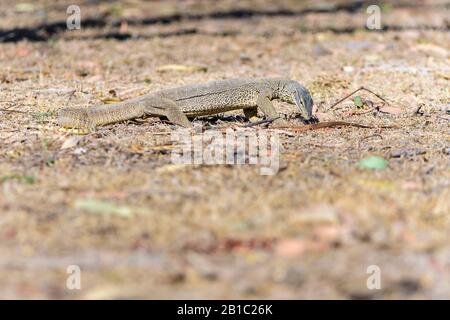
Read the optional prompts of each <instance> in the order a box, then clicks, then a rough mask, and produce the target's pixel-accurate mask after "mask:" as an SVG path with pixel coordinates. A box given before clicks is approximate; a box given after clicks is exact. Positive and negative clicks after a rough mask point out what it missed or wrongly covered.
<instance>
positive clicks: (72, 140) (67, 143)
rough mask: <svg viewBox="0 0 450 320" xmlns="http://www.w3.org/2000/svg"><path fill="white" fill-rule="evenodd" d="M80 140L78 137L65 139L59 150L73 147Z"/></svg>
mask: <svg viewBox="0 0 450 320" xmlns="http://www.w3.org/2000/svg"><path fill="white" fill-rule="evenodd" d="M82 138H83V137H80V136H71V137H69V138H67V139H66V140H65V141H64V142H63V144H62V146H61V150H64V149H69V148H72V147H75V146H76V145H77V144H78V142H80V140H81V139H82Z"/></svg>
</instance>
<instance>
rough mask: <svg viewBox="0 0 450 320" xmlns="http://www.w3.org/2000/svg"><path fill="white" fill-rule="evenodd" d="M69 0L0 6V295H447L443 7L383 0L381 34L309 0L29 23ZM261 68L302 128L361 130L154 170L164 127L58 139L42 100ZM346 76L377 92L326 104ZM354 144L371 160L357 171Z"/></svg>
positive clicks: (126, 5)
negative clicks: (299, 92) (372, 276)
mask: <svg viewBox="0 0 450 320" xmlns="http://www.w3.org/2000/svg"><path fill="white" fill-rule="evenodd" d="M74 2H76V1H69V2H64V1H58V2H54V1H36V2H33V4H32V5H31V6H30V5H18V4H17V1H9V0H8V1H4V0H3V1H2V4H1V6H2V9H1V10H0V29H2V30H1V31H0V39H2V40H3V41H4V42H3V43H0V107H1V108H3V109H9V110H18V111H24V112H26V113H17V112H11V111H9V112H6V111H1V112H0V138H1V142H2V143H1V145H0V288H1V290H0V298H57V299H60V298H69V299H72V298H77V299H79V298H81V299H86V298H287V299H297V298H339V299H340V298H449V297H450V232H449V231H450V205H449V199H450V170H449V164H450V162H449V157H450V156H449V154H450V131H449V113H448V110H449V109H448V108H449V97H450V92H449V88H450V86H449V80H450V60H449V57H450V56H449V52H450V51H449V49H450V35H449V31H448V26H449V16H450V15H449V9H448V8H449V5H448V3H445V2H443V1H418V2H417V3H416V4H411V3H412V2H411V1H408V2H391V3H388V4H386V5H383V12H382V23H383V26H385V30H384V31H369V30H366V29H365V28H364V26H365V21H366V19H367V16H368V15H367V14H366V12H365V7H366V5H364V6H362V7H361V8H356V11H355V12H351V10H350V9H349V8H347V9H345V8H343V10H338V11H336V12H335V11H334V9H333V8H334V7H333V3H332V2H326V3H320V2H317V1H310V2H301V1H284V2H283V1H281V2H280V1H277V2H276V3H273V4H272V3H271V4H268V3H267V2H266V3H265V2H264V1H223V2H218V3H216V4H215V5H213V4H214V3H213V2H206V1H185V2H164V3H159V2H142V1H123V2H110V3H103V2H101V3H99V4H92V2H80V3H79V4H80V6H81V10H82V19H84V20H82V29H81V30H79V31H67V32H64V31H63V30H60V29H58V27H57V26H58V24H56V27H55V25H54V27H51V28H46V27H42V25H44V24H45V25H51V24H52V23H54V22H58V21H62V22H64V19H65V17H66V14H65V10H66V8H67V5H68V3H70V4H73V3H74ZM341 4H343V5H344V6H345V5H348V2H341ZM305 8H309V9H310V8H313V9H314V8H315V9H317V8H320V9H321V10H322V11H324V12H318V11H320V10H304V9H305ZM232 9H233V10H234V12H231V13H230V10H232ZM327 10H328V12H327ZM214 12H222V14H211V13H214ZM227 12H228V14H224V13H227ZM179 14H181V18H180V16H179ZM161 17H169V18H165V19H161ZM170 17H172V18H170ZM89 19H91V20H89ZM127 20H128V23H127V22H125V21H127ZM83 21H85V22H86V21H87V22H89V21H90V22H89V24H88V23H87V22H86V24H87V25H85V26H83ZM133 21H134V22H135V23H133ZM38 26H41V27H38ZM15 28H23V29H22V31H20V32H19V31H17V30H16V31H14V30H13V29H15ZM8 30H9V31H8ZM2 37H3V38H2ZM8 39H9V40H10V41H9V40H8ZM168 64H182V65H195V66H202V67H205V68H207V71H206V72H204V71H201V70H199V71H197V72H179V71H169V72H160V71H158V68H160V67H162V66H165V65H168ZM203 70H204V69H203ZM269 76H281V77H287V78H292V79H296V80H299V81H300V82H301V83H303V84H305V85H306V86H307V87H308V88H309V89H310V90H311V92H312V94H313V97H314V101H315V104H316V114H317V116H318V118H319V119H320V120H321V121H327V120H345V121H352V122H356V123H361V124H367V125H370V126H373V127H374V128H367V129H363V128H354V127H342V128H327V129H321V130H314V131H305V132H294V131H292V130H289V129H286V130H280V131H270V130H271V129H263V130H266V132H267V133H269V132H272V133H273V132H278V134H279V136H280V140H281V143H282V145H283V151H282V154H281V170H280V171H279V172H278V174H276V175H273V176H262V175H259V168H258V167H257V166H252V165H244V166H225V165H217V166H207V165H197V166H184V167H183V166H174V165H172V164H171V157H170V150H171V148H172V147H173V146H171V145H170V132H171V131H172V130H174V129H175V127H174V126H172V125H170V124H168V123H164V122H161V121H158V120H156V119H148V120H145V121H144V122H143V123H142V122H136V123H135V122H131V123H126V124H125V123H122V124H116V125H111V126H107V127H103V128H100V129H99V130H98V131H97V132H95V133H91V134H89V135H85V136H81V137H80V139H79V141H77V145H76V146H72V147H70V148H63V149H62V148H61V147H62V145H63V143H64V142H65V141H68V139H70V137H71V136H72V134H70V133H64V132H60V131H58V127H57V125H56V123H55V117H54V115H55V112H56V111H57V110H58V109H60V108H62V107H65V106H80V107H81V106H83V107H84V106H88V105H92V104H96V103H101V100H105V99H117V97H118V98H120V99H125V98H129V97H134V96H137V95H140V94H143V93H146V92H149V91H153V90H157V89H159V88H165V87H171V86H176V85H181V84H193V83H200V82H205V81H207V80H212V79H223V78H233V77H269ZM362 85H363V86H366V87H368V88H370V89H372V90H374V91H376V92H377V93H379V94H381V95H382V96H383V97H386V98H387V99H389V105H384V104H383V102H382V101H380V100H379V99H377V98H376V97H374V96H373V95H370V94H368V93H367V92H360V95H361V96H362V98H363V100H365V106H364V107H362V108H360V109H358V108H357V107H356V106H355V105H354V103H353V102H352V99H347V101H345V102H344V103H342V104H339V105H338V106H336V107H334V108H332V109H329V108H328V106H330V105H331V104H332V103H333V102H335V101H337V100H338V99H339V98H341V97H343V96H345V94H347V93H349V92H351V91H352V90H354V89H356V88H358V87H360V86H362ZM114 95H116V96H117V97H114ZM277 107H278V108H279V110H280V111H281V112H282V113H283V114H284V115H285V116H288V115H289V114H291V113H292V112H294V111H295V109H294V108H293V107H291V106H288V105H285V104H281V103H277ZM235 114H236V115H240V113H238V112H237V113H235ZM243 121H244V120H243V119H242V117H239V116H236V117H231V118H230V117H227V116H220V117H218V118H215V119H199V120H197V121H196V123H198V125H199V126H200V125H204V126H205V127H207V126H217V127H236V126H238V125H240V124H241V122H243ZM289 122H290V124H291V125H292V126H299V125H301V123H300V122H299V120H297V119H290V120H289ZM392 125H394V126H397V127H398V128H393V129H386V128H382V127H383V126H392ZM252 130H253V129H252ZM254 130H258V129H254ZM69 141H70V140H69ZM371 155H378V156H381V157H384V158H385V159H386V161H387V164H388V165H387V167H386V168H385V169H384V170H378V171H374V170H364V169H361V168H359V166H358V163H359V161H360V160H361V159H363V158H365V157H367V156H371ZM93 201H97V202H93ZM100 204H101V205H100ZM68 265H79V266H80V268H81V270H82V271H81V272H82V289H81V290H73V291H71V290H68V289H67V288H66V278H67V276H68V275H67V273H66V268H67V266H68ZM371 265H376V266H378V267H379V268H380V270H381V285H382V288H381V289H380V290H368V289H367V287H366V280H367V278H368V276H369V275H368V274H367V268H368V267H369V266H371Z"/></svg>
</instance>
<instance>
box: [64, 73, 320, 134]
mask: <svg viewBox="0 0 450 320" xmlns="http://www.w3.org/2000/svg"><path fill="white" fill-rule="evenodd" d="M273 99H279V100H281V101H284V102H287V103H290V104H295V105H297V107H298V108H299V110H300V114H301V115H302V117H303V118H305V119H306V120H309V119H310V118H311V114H312V105H313V101H312V99H311V95H310V94H309V92H308V90H307V89H306V88H305V87H303V86H302V85H300V84H299V83H298V82H296V81H294V80H287V79H278V78H269V79H230V80H219V81H213V82H209V83H206V84H202V85H188V86H183V87H178V88H172V89H165V90H161V91H157V92H154V93H149V94H146V95H143V96H141V97H137V98H134V99H130V100H126V101H122V102H119V103H114V104H104V105H97V106H94V107H91V108H88V109H75V108H67V109H62V110H60V111H59V113H58V124H59V125H60V126H62V127H66V128H81V129H86V130H94V129H95V127H96V126H100V125H106V124H110V123H115V122H120V121H125V120H130V119H135V118H138V117H141V116H144V115H146V116H156V117H161V116H166V117H167V118H168V119H169V120H170V121H172V122H173V123H175V124H178V125H181V126H185V127H190V126H191V123H190V122H189V121H188V117H190V118H192V117H196V116H204V115H212V114H217V113H222V112H226V111H231V110H237V109H243V110H244V113H245V115H246V116H247V117H249V118H250V117H252V116H255V115H256V111H257V108H259V109H260V110H261V111H262V112H263V113H264V114H265V115H266V116H268V117H270V118H277V117H278V113H277V112H276V111H275V109H274V107H273V105H272V103H271V100H273ZM275 123H277V122H275Z"/></svg>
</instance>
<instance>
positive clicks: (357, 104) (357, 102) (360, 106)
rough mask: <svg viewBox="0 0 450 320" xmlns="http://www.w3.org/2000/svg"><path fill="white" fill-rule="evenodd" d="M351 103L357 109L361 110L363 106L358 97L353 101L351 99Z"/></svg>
mask: <svg viewBox="0 0 450 320" xmlns="http://www.w3.org/2000/svg"><path fill="white" fill-rule="evenodd" d="M353 103H354V104H355V106H357V107H358V108H362V107H363V106H364V103H363V101H362V99H361V97H360V96H356V97H355V99H353Z"/></svg>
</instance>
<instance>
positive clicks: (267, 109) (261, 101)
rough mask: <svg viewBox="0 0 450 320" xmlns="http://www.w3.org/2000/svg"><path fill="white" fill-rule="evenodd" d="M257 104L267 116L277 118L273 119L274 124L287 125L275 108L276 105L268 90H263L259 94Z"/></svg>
mask: <svg viewBox="0 0 450 320" xmlns="http://www.w3.org/2000/svg"><path fill="white" fill-rule="evenodd" d="M256 105H257V106H258V108H260V109H261V111H262V112H263V113H264V114H265V115H266V117H268V118H270V119H276V120H274V121H273V124H274V125H276V126H283V125H285V121H284V120H282V119H280V118H279V117H280V115H279V114H278V112H277V111H276V110H275V107H274V106H273V104H272V101H270V99H269V95H268V93H267V92H262V93H260V95H259V96H258V100H257V101H256Z"/></svg>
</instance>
